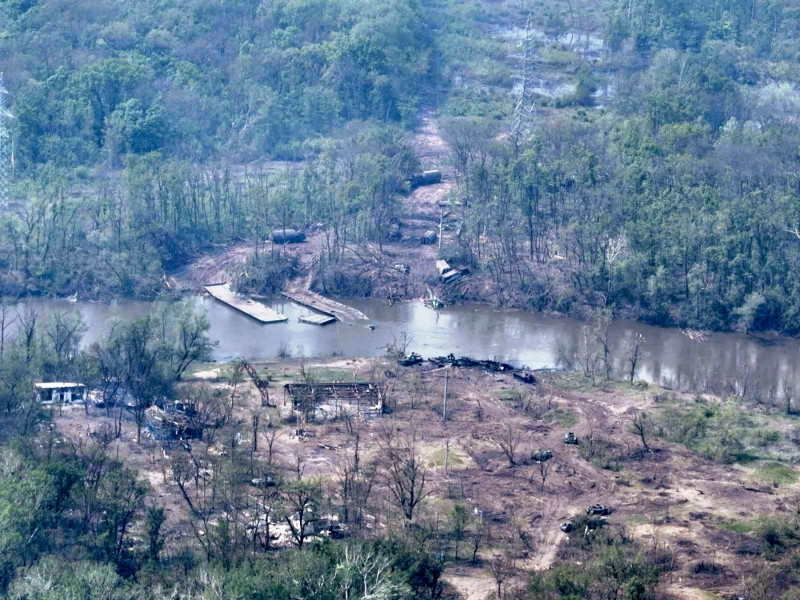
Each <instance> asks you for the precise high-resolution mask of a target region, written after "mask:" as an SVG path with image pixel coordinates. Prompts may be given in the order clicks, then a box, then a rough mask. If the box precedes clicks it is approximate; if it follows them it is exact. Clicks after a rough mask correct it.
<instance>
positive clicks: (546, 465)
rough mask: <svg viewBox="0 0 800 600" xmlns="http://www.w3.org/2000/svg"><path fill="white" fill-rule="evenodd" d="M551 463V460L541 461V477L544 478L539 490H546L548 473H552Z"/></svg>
mask: <svg viewBox="0 0 800 600" xmlns="http://www.w3.org/2000/svg"><path fill="white" fill-rule="evenodd" d="M550 464H551V462H550V461H549V460H540V461H539V478H540V479H541V480H542V485H541V487H540V488H539V491H542V492H543V491H544V482H545V481H546V480H547V475H548V474H549V473H550Z"/></svg>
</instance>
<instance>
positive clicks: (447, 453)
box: [444, 438, 450, 475]
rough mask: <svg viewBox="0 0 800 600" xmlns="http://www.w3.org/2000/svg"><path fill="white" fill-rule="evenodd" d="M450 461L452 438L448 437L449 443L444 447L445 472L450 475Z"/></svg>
mask: <svg viewBox="0 0 800 600" xmlns="http://www.w3.org/2000/svg"><path fill="white" fill-rule="evenodd" d="M449 461H450V438H447V445H446V446H445V447H444V474H445V475H448V474H449V473H448V472H447V466H448V465H447V463H448V462H449Z"/></svg>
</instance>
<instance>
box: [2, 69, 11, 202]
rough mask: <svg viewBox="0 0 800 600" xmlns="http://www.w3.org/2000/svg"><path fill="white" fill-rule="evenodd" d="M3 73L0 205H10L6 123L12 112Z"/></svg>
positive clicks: (8, 136)
mask: <svg viewBox="0 0 800 600" xmlns="http://www.w3.org/2000/svg"><path fill="white" fill-rule="evenodd" d="M7 94H8V91H6V88H5V87H3V74H2V73H0V207H3V208H5V207H6V206H8V186H9V182H10V179H11V175H10V173H11V134H10V133H9V131H8V127H6V123H7V122H8V120H9V119H10V118H11V113H10V112H8V111H7V110H6V101H5V100H6V98H5V97H6V95H7Z"/></svg>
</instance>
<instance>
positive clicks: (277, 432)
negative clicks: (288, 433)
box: [264, 423, 283, 465]
mask: <svg viewBox="0 0 800 600" xmlns="http://www.w3.org/2000/svg"><path fill="white" fill-rule="evenodd" d="M282 435H283V430H282V429H281V428H279V427H273V426H272V424H271V423H270V424H269V425H268V426H267V433H266V434H264V440H265V441H266V442H267V464H268V465H271V464H272V459H273V457H274V456H275V454H277V452H278V451H277V449H276V448H275V442H277V441H278V440H279V439H280V438H281V436H282Z"/></svg>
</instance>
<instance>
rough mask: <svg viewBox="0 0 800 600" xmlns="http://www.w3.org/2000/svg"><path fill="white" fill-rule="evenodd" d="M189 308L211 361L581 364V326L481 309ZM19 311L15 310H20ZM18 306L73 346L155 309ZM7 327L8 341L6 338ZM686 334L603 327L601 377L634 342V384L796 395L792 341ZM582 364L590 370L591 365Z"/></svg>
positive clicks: (623, 372)
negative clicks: (81, 331) (208, 344)
mask: <svg viewBox="0 0 800 600" xmlns="http://www.w3.org/2000/svg"><path fill="white" fill-rule="evenodd" d="M190 300H191V302H192V304H193V305H194V306H195V308H197V309H198V310H200V311H202V312H204V313H205V314H206V315H207V318H208V321H209V324H210V330H209V336H210V338H211V339H212V340H214V341H216V342H218V345H217V346H216V347H215V349H214V358H215V359H216V360H218V361H226V360H231V359H233V358H235V357H243V358H246V359H248V360H274V359H278V358H287V357H295V358H299V357H304V358H306V359H319V358H331V357H338V358H341V357H351V356H367V357H372V358H376V357H380V356H382V355H383V354H384V352H385V348H386V346H389V345H391V346H397V345H398V344H399V345H401V346H404V347H405V349H406V350H407V351H408V352H412V351H416V352H419V353H420V354H422V355H423V356H426V357H427V356H441V355H447V354H450V353H451V352H452V353H453V354H455V355H457V356H459V355H466V356H472V357H475V358H477V359H492V360H500V361H503V362H510V363H512V364H514V365H516V366H520V367H522V366H527V367H530V368H534V369H542V368H561V367H564V366H565V365H570V364H571V365H572V366H573V367H574V368H578V369H584V367H585V365H586V364H587V363H586V358H587V356H586V353H585V348H586V346H585V344H584V337H583V325H584V323H582V322H581V321H577V320H574V319H569V318H566V317H557V316H552V315H546V314H541V313H530V312H525V311H513V310H499V309H493V308H491V307H487V306H485V305H461V306H450V307H447V308H445V309H442V310H439V311H434V310H431V309H429V308H427V307H425V306H424V305H423V304H422V302H419V301H415V302H395V303H390V302H386V301H382V300H376V299H369V298H361V299H350V300H348V303H349V304H351V305H352V306H353V307H354V308H356V309H358V310H360V311H361V312H363V313H364V314H365V315H366V316H367V317H368V318H369V325H372V326H373V327H374V328H370V327H368V326H366V325H365V326H350V325H346V324H344V323H333V324H331V325H327V326H325V327H318V326H315V325H308V324H304V323H301V322H300V318H301V317H302V316H303V315H305V314H307V312H308V310H307V309H306V308H303V307H301V306H299V305H297V304H295V303H293V302H291V301H289V300H288V299H285V298H284V299H278V300H274V301H273V302H271V303H268V305H269V307H270V308H272V309H273V310H275V311H277V312H279V313H281V314H283V315H286V316H287V317H288V321H287V322H286V323H276V324H271V325H260V324H258V323H256V322H255V321H252V320H251V319H249V318H248V317H246V316H244V315H242V314H240V313H238V312H236V311H234V310H232V309H230V308H229V307H227V306H225V305H223V304H221V303H219V302H217V301H215V300H213V299H212V298H209V297H203V296H193V297H191V299H190ZM25 306H26V305H23V304H19V305H17V308H16V310H17V311H22V310H24V309H25ZM27 306H29V307H30V308H31V309H33V310H35V311H36V312H37V313H38V314H39V315H40V318H42V319H43V318H45V316H46V314H47V313H48V312H52V311H66V312H78V313H80V314H81V316H82V318H83V320H84V322H85V323H86V324H87V326H88V331H87V333H86V335H85V336H84V340H83V343H84V345H86V346H88V345H89V344H91V343H93V342H94V341H98V340H99V339H101V338H102V337H103V336H104V335H105V334H106V333H107V330H108V327H109V326H110V324H111V322H112V321H113V320H115V319H130V318H134V317H136V316H139V315H143V314H148V313H152V312H153V311H155V310H158V309H159V306H158V304H157V303H153V302H143V301H121V302H117V303H115V304H98V303H92V302H83V301H78V302H76V303H69V302H65V301H55V300H46V299H31V300H29V301H28V304H27ZM13 331H14V330H13V328H12V329H11V330H9V332H8V333H13ZM690 333H691V332H685V333H684V332H681V331H680V330H678V329H668V328H660V327H653V326H648V325H644V324H641V323H637V322H634V321H625V320H617V321H612V322H611V323H610V324H609V328H608V337H607V343H608V350H609V353H608V359H609V365H610V368H611V372H612V373H613V374H615V376H617V377H620V378H622V377H627V376H628V374H629V372H630V356H631V354H630V350H631V344H632V342H633V341H634V340H636V339H637V337H638V336H641V338H642V340H643V341H642V342H641V344H640V347H639V355H638V358H637V365H636V369H635V378H636V379H640V380H643V381H646V382H648V383H653V384H658V385H661V386H664V387H668V388H672V389H675V390H682V391H687V392H689V391H691V392H710V393H718V394H721V395H726V394H734V395H743V396H746V397H748V398H749V399H753V400H756V399H759V400H760V401H763V402H769V403H774V404H776V405H777V404H779V403H781V402H782V399H783V397H784V391H785V390H786V389H789V390H794V391H795V393H794V395H793V397H795V398H796V397H799V396H800V371H798V365H797V360H796V359H797V356H798V355H799V354H800V340H797V339H793V338H755V337H753V336H746V335H743V334H730V333H728V334H724V333H716V334H709V335H708V336H705V337H691V336H690V335H688V334H690ZM591 365H594V366H593V370H594V372H596V373H602V372H604V367H603V366H602V364H601V362H600V363H598V359H597V356H595V358H594V359H593V360H592V361H591ZM591 365H590V366H591Z"/></svg>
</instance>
